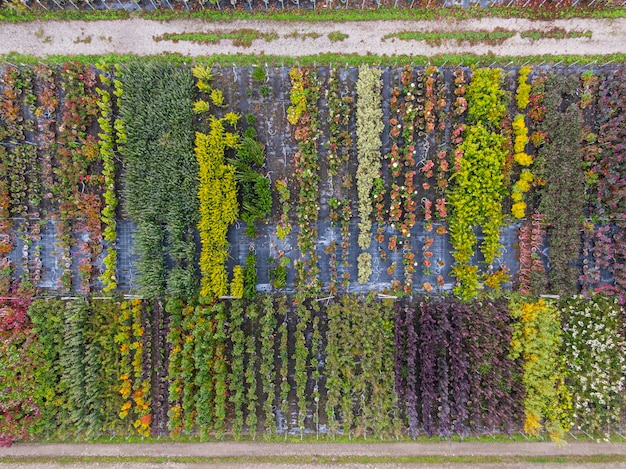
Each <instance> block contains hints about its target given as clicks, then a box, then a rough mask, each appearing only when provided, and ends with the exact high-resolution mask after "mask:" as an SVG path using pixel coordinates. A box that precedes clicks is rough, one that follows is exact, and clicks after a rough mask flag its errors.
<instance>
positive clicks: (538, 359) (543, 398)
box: [510, 299, 572, 441]
mask: <svg viewBox="0 0 626 469" xmlns="http://www.w3.org/2000/svg"><path fill="white" fill-rule="evenodd" d="M510 311H511V316H512V317H513V319H515V320H516V322H515V324H514V329H513V335H512V339H511V358H512V359H514V360H515V359H517V358H520V357H521V358H522V360H523V362H524V364H523V369H524V373H523V375H522V383H523V384H524V388H525V389H526V395H525V397H524V414H525V420H524V432H525V433H527V434H528V435H531V436H536V435H539V434H541V433H542V432H543V430H544V429H545V430H546V431H547V432H548V434H549V435H550V438H552V440H553V441H562V440H563V437H564V435H565V432H567V431H568V430H569V428H570V424H569V420H570V419H569V415H570V414H571V408H572V396H571V394H570V392H569V391H568V389H567V387H566V386H565V363H564V357H563V355H562V354H561V353H559V351H560V350H561V343H562V340H563V338H562V334H563V331H562V329H561V314H560V311H559V309H558V308H556V307H555V306H554V305H553V304H552V303H550V302H548V301H545V300H544V299H540V300H517V299H512V300H511V302H510Z"/></svg>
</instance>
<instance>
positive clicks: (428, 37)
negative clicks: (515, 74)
mask: <svg viewBox="0 0 626 469" xmlns="http://www.w3.org/2000/svg"><path fill="white" fill-rule="evenodd" d="M516 34H517V33H516V32H515V31H510V30H507V29H502V28H496V29H495V30H494V31H441V32H438V31H429V32H421V31H401V32H399V33H391V34H387V35H386V36H384V37H383V40H384V41H386V40H388V39H396V38H397V39H400V40H401V41H424V42H426V43H427V44H429V45H431V46H439V45H441V43H442V42H443V41H457V42H462V41H467V42H469V43H470V44H471V45H476V44H479V43H487V44H490V45H497V44H501V43H502V42H504V41H505V40H507V39H508V38H510V37H513V36H515V35H516Z"/></svg>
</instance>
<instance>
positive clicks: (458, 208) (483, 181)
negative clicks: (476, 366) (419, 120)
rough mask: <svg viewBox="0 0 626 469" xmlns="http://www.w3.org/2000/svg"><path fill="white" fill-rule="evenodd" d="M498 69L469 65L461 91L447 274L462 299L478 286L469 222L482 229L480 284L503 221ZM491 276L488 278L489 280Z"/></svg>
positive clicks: (504, 155) (503, 160)
mask: <svg viewBox="0 0 626 469" xmlns="http://www.w3.org/2000/svg"><path fill="white" fill-rule="evenodd" d="M501 82H502V70H500V69H479V70H474V75H473V77H472V81H471V82H470V85H469V87H468V90H467V95H466V96H467V97H468V119H467V120H468V123H470V124H471V125H468V126H467V127H466V129H465V132H464V135H463V142H462V143H461V144H460V145H459V147H458V149H459V156H458V157H456V161H455V163H454V173H453V175H452V176H451V177H450V181H451V187H450V191H449V196H448V201H449V204H450V206H451V208H452V210H451V214H450V216H449V217H448V219H449V228H450V229H449V232H450V242H451V244H452V247H453V248H454V251H453V252H452V256H453V257H454V260H455V264H454V265H453V267H452V275H454V276H455V277H456V279H457V285H456V286H455V288H454V292H455V293H456V294H457V295H458V296H460V297H461V298H464V299H469V298H472V297H473V296H475V295H476V293H477V290H478V288H480V278H479V269H478V268H477V266H473V265H471V264H470V262H471V260H472V256H473V255H474V249H475V245H476V242H477V239H476V235H475V234H474V231H473V229H474V227H476V226H478V227H480V228H481V229H482V232H483V235H484V240H483V242H482V244H481V246H480V250H481V252H482V253H483V255H484V258H485V260H484V264H485V265H486V266H487V271H486V272H485V284H486V285H493V286H494V287H495V286H496V285H499V284H500V283H501V282H500V281H498V282H497V283H494V282H492V281H489V275H491V274H492V273H493V262H494V260H495V259H496V257H498V255H499V253H500V249H501V247H502V246H501V244H500V228H501V227H502V226H503V225H504V217H503V214H502V201H503V199H504V195H505V193H506V186H505V184H504V172H505V164H506V159H507V154H508V152H507V150H506V145H505V143H506V137H505V136H503V135H501V134H500V133H498V132H497V130H498V129H499V128H500V127H501V122H502V120H503V118H504V116H505V113H506V105H505V99H504V98H505V93H504V90H502V89H501V88H500V85H501ZM492 280H493V279H492Z"/></svg>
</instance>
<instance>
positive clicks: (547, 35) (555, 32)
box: [520, 27, 592, 41]
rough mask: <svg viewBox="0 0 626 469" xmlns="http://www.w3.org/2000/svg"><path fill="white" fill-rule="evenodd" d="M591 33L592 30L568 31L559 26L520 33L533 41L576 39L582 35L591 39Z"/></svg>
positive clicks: (523, 37)
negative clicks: (546, 29)
mask: <svg viewBox="0 0 626 469" xmlns="http://www.w3.org/2000/svg"><path fill="white" fill-rule="evenodd" d="M591 35H592V32H591V31H566V30H565V29H563V28H557V27H554V28H552V29H549V30H548V31H542V30H540V29H531V30H529V31H522V32H521V33H520V37H522V39H526V38H529V39H531V40H533V41H537V40H539V39H576V38H581V37H586V38H589V39H591Z"/></svg>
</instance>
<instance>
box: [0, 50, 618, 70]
mask: <svg viewBox="0 0 626 469" xmlns="http://www.w3.org/2000/svg"><path fill="white" fill-rule="evenodd" d="M146 60H148V61H150V60H151V61H164V62H168V63H173V64H178V65H183V64H189V63H201V64H205V65H217V66H221V65H223V66H225V67H230V66H232V65H233V64H234V65H237V66H242V67H245V66H251V65H257V66H259V65H265V64H267V65H270V66H274V67H279V66H286V67H293V66H297V65H303V66H304V65H332V64H335V65H342V66H344V65H345V66H353V67H358V66H359V65H361V64H369V65H375V66H391V67H401V66H404V65H413V66H422V65H435V66H443V65H449V66H470V65H476V66H490V65H497V66H502V67H507V66H520V65H525V64H531V65H562V66H570V65H578V66H585V65H598V66H601V65H604V64H610V63H620V62H626V54H624V53H622V54H607V55H529V56H523V57H514V56H496V55H492V54H491V55H475V54H443V55H434V56H430V57H427V56H423V55H415V56H407V55H398V56H386V55H383V56H379V55H358V54H318V55H309V56H304V57H289V56H279V55H264V54H259V55H254V54H235V55H228V54H219V55H209V56H202V57H188V56H184V55H182V54H172V53H164V54H160V55H156V56H138V55H134V54H106V55H52V56H48V57H46V58H41V57H33V56H29V55H24V54H15V53H11V54H5V55H0V61H3V62H10V63H13V64H25V65H32V64H36V63H46V64H58V63H64V62H69V61H78V62H82V63H88V64H95V63H97V62H100V61H106V62H111V63H119V64H122V65H123V64H127V63H131V62H137V61H146Z"/></svg>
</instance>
